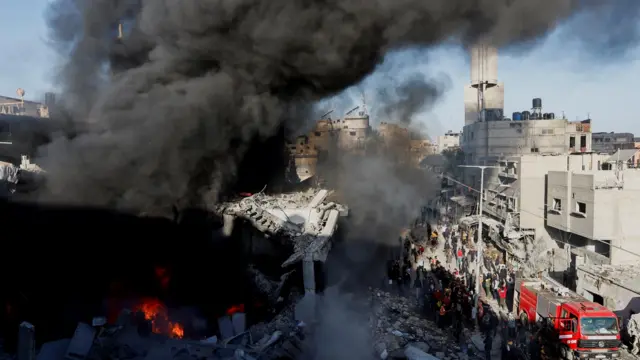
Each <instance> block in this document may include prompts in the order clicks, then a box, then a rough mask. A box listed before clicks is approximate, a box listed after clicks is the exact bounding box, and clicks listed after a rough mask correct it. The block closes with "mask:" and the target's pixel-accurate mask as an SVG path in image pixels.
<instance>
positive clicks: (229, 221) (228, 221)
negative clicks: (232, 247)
mask: <svg viewBox="0 0 640 360" xmlns="http://www.w3.org/2000/svg"><path fill="white" fill-rule="evenodd" d="M222 219H223V221H224V225H223V226H222V233H223V234H224V236H231V233H232V232H233V221H234V220H235V217H234V216H233V215H228V214H224V215H222Z"/></svg>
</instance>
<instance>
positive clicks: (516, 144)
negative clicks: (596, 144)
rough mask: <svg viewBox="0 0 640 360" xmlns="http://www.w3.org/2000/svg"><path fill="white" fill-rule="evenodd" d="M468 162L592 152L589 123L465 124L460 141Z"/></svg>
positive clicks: (499, 122)
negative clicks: (518, 156)
mask: <svg viewBox="0 0 640 360" xmlns="http://www.w3.org/2000/svg"><path fill="white" fill-rule="evenodd" d="M461 147H462V150H463V151H464V152H465V154H467V156H468V159H466V160H467V163H481V162H482V161H484V160H492V159H498V158H500V157H501V156H509V155H524V154H566V153H578V152H580V153H588V152H591V123H590V121H589V122H585V123H583V122H580V121H568V120H566V119H552V120H522V121H487V122H480V123H473V124H470V125H466V126H465V127H464V130H463V134H462V139H461Z"/></svg>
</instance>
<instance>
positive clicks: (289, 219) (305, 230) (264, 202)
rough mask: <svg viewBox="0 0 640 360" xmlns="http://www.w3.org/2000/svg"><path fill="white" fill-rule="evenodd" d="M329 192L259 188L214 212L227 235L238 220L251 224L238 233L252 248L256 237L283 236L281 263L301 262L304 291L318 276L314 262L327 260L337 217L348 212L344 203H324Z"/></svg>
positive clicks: (256, 247) (263, 239) (257, 240)
mask: <svg viewBox="0 0 640 360" xmlns="http://www.w3.org/2000/svg"><path fill="white" fill-rule="evenodd" d="M329 194H330V192H329V191H328V190H320V191H317V192H314V191H312V190H311V191H307V192H305V193H297V194H283V195H279V196H268V195H265V194H263V193H262V192H260V193H257V194H252V195H250V196H247V197H246V198H244V199H242V200H240V201H237V202H230V203H222V204H220V205H218V206H217V208H216V212H217V213H218V214H220V215H221V216H222V217H223V219H224V231H225V233H226V234H228V235H230V234H231V233H232V231H233V227H234V226H235V224H236V223H237V221H238V220H240V222H241V223H242V224H250V225H251V226H249V227H247V226H245V227H243V228H242V230H241V232H242V235H241V236H242V239H243V243H245V244H249V245H248V246H250V247H251V249H252V251H253V250H254V249H258V248H259V246H260V245H258V244H257V243H258V242H260V241H262V242H264V241H265V240H268V241H271V242H273V241H275V239H274V237H275V238H277V237H280V238H286V240H285V241H287V242H290V245H291V248H292V254H291V255H290V256H289V257H288V258H287V259H286V260H285V261H284V262H283V263H282V265H281V266H282V267H283V268H286V267H290V266H292V265H295V264H297V263H302V264H303V266H302V271H303V278H304V288H305V291H309V292H315V291H316V290H317V288H316V280H317V279H318V275H317V274H316V273H315V270H314V269H315V268H316V263H324V262H325V261H326V260H327V256H328V254H329V250H330V249H331V238H332V236H333V234H334V231H335V230H336V228H337V226H338V218H339V217H340V216H346V215H348V211H347V208H346V207H345V206H343V205H340V204H336V203H334V202H328V203H325V200H326V199H327V197H328V196H329ZM258 251H261V250H258ZM266 251H268V250H266Z"/></svg>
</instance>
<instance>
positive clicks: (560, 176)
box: [546, 149, 640, 316]
mask: <svg viewBox="0 0 640 360" xmlns="http://www.w3.org/2000/svg"><path fill="white" fill-rule="evenodd" d="M634 154H635V149H624V150H618V151H616V152H615V153H614V154H612V155H608V158H607V159H606V160H605V161H604V163H606V164H607V166H606V167H605V168H606V170H603V169H602V168H600V169H597V168H594V169H586V170H579V171H550V172H549V174H548V182H547V191H546V192H547V201H546V202H547V204H548V210H547V225H548V226H549V227H550V228H553V229H555V230H556V231H557V232H558V233H560V234H562V238H563V239H564V240H565V242H566V244H565V246H564V249H563V250H564V252H565V254H566V256H567V257H568V258H569V259H570V264H571V273H572V274H575V276H572V277H571V280H572V281H571V284H570V285H571V287H574V288H575V289H576V291H577V292H578V293H580V294H581V295H583V296H585V297H586V298H587V299H593V301H596V302H599V303H601V304H603V305H605V306H607V307H609V308H611V309H612V310H615V311H618V312H620V313H619V315H620V316H628V311H629V310H633V311H635V312H638V311H640V302H638V300H637V298H638V296H640V281H639V280H638V272H637V265H638V264H640V229H639V228H638V226H637V225H636V223H635V221H634V219H635V214H636V211H635V210H636V208H637V206H638V203H640V171H639V170H638V169H636V168H628V161H629V159H630V158H632V157H633V156H634Z"/></svg>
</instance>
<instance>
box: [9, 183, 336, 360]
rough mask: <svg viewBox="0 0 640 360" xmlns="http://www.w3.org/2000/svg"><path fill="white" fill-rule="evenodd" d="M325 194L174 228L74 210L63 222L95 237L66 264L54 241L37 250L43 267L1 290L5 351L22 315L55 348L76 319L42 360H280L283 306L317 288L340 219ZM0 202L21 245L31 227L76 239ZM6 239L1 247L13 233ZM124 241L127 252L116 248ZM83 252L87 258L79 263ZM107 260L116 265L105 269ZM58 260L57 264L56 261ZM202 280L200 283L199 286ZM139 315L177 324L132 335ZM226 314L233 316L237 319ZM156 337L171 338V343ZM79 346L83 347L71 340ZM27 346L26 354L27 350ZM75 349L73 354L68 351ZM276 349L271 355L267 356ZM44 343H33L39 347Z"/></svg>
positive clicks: (287, 337) (230, 205)
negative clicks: (185, 358)
mask: <svg viewBox="0 0 640 360" xmlns="http://www.w3.org/2000/svg"><path fill="white" fill-rule="evenodd" d="M330 194H331V193H330V191H328V190H317V189H309V190H307V191H304V192H297V193H288V194H278V195H269V194H266V193H264V192H259V193H255V194H242V196H240V197H238V198H237V199H235V200H233V201H228V202H224V203H220V204H218V205H217V206H216V207H215V210H214V214H208V215H207V214H205V217H207V218H209V219H210V220H207V221H206V222H203V223H201V224H197V223H196V222H194V221H193V220H189V219H186V218H184V217H182V221H183V222H185V223H184V224H176V223H173V222H171V221H169V220H168V219H153V218H147V219H145V218H139V217H133V216H132V217H128V216H125V215H106V214H105V213H103V211H102V210H100V212H99V213H95V214H93V213H94V212H95V211H94V210H86V209H78V210H76V212H74V213H73V214H70V216H69V218H72V217H74V215H76V216H78V220H80V221H82V223H83V226H89V227H90V228H94V229H97V230H99V233H96V234H95V236H92V237H91V238H86V236H84V238H85V239H86V240H90V241H85V244H82V243H79V244H78V245H77V246H76V250H77V252H78V255H77V256H76V255H72V256H70V258H69V259H67V257H68V256H67V257H65V254H66V253H67V252H65V242H64V240H63V241H62V242H60V243H59V244H58V245H59V246H53V245H52V244H45V245H44V246H43V247H42V250H44V251H45V252H48V253H53V252H54V249H56V248H59V251H60V252H61V256H60V257H59V258H58V259H55V260H54V259H47V261H45V262H40V263H38V268H41V269H47V273H46V274H42V275H41V276H39V277H38V278H36V277H35V276H32V275H29V274H26V273H25V274H18V275H17V276H16V277H15V279H14V280H15V281H12V282H11V283H10V284H9V285H8V286H7V289H6V290H7V291H6V292H5V294H4V295H3V299H2V300H3V302H4V303H5V304H6V305H7V309H9V308H12V309H14V310H12V311H11V313H4V314H3V316H4V317H5V318H4V321H3V322H2V323H3V325H4V328H5V329H3V331H4V333H5V336H4V338H5V339H6V340H7V342H8V343H9V344H10V345H12V343H15V344H20V345H19V347H18V348H17V349H15V350H17V351H18V352H20V351H24V349H21V348H20V347H24V346H27V345H24V341H20V342H18V341H17V339H16V336H17V335H18V324H19V323H20V322H22V321H25V320H27V321H29V323H25V324H28V325H24V324H23V325H24V326H28V327H30V328H32V329H34V330H33V331H38V332H42V334H41V336H40V337H39V339H40V340H39V342H40V341H48V340H55V341H59V340H56V339H60V338H61V337H62V338H63V341H64V338H65V337H67V336H69V335H71V331H70V329H71V328H70V326H71V324H70V323H71V322H72V321H76V322H77V321H80V325H77V329H76V335H75V338H74V339H71V340H66V343H65V344H66V345H65V346H66V347H65V348H64V349H58V350H59V351H58V353H56V354H57V355H55V356H54V357H53V358H50V359H51V360H54V359H61V358H62V357H64V356H65V354H67V355H68V353H72V354H83V355H78V357H76V358H78V359H80V358H82V359H84V358H87V357H90V354H93V355H91V356H98V354H99V353H100V352H104V351H116V352H117V351H120V352H122V351H126V352H128V355H126V356H125V355H122V354H121V356H119V357H120V358H144V357H145V356H146V357H149V356H151V353H155V354H156V355H157V352H158V351H168V352H169V353H171V352H172V351H174V352H175V351H176V350H175V349H180V348H189V349H192V350H193V349H194V348H198V349H199V350H197V351H199V352H200V351H201V352H202V353H201V354H200V355H201V356H202V357H208V358H212V359H218V358H220V359H224V358H229V357H233V356H237V353H238V351H241V352H243V353H246V354H252V356H257V355H258V353H260V354H262V355H264V356H266V352H273V356H275V357H277V356H283V353H282V351H283V350H282V349H280V348H282V347H283V346H284V347H285V348H286V347H291V346H292V345H291V344H290V343H289V342H290V341H295V339H292V338H291V337H292V336H293V337H294V338H295V336H294V335H295V333H296V331H297V330H296V329H298V321H297V320H300V319H297V316H295V315H294V313H295V311H294V310H295V305H294V304H295V303H296V302H297V301H298V300H299V299H300V298H301V297H302V295H303V293H309V294H315V293H316V292H317V291H321V290H322V285H323V273H322V271H321V270H322V264H323V263H324V261H326V259H327V256H328V254H329V251H330V249H331V246H332V237H333V236H334V233H335V231H336V229H337V226H338V220H339V218H340V217H341V216H346V215H347V214H348V210H347V208H346V207H345V206H343V205H340V204H337V203H333V202H328V201H327V197H328V196H329V195H330ZM4 205H7V206H11V208H9V209H7V210H6V211H2V213H3V214H9V213H13V216H8V217H7V219H8V220H9V221H11V220H12V218H13V219H22V220H20V221H22V222H23V223H24V222H25V221H26V222H28V223H29V224H30V225H31V227H32V228H31V229H29V227H27V226H25V224H22V223H20V221H16V223H15V225H16V227H17V228H18V229H24V230H23V231H21V234H22V235H23V236H27V237H28V238H35V236H34V235H35V233H34V232H35V231H36V229H38V228H40V229H42V228H45V227H46V228H47V230H48V231H49V233H51V234H55V233H59V231H60V228H65V229H68V230H67V231H66V233H67V238H68V239H72V240H80V239H79V238H82V237H83V235H84V234H81V235H79V236H76V235H75V231H74V228H73V226H72V224H70V223H66V221H67V216H66V215H61V214H60V213H55V214H54V213H52V212H48V213H47V212H46V211H47V210H43V207H42V205H38V206H36V205H33V206H31V207H29V205H26V204H9V203H7V204H4ZM65 211H67V212H68V211H70V210H69V209H65ZM96 211H97V210H96ZM34 212H37V213H39V214H40V215H44V216H38V215H36V214H35V213H34ZM81 213H82V215H80V214H81ZM110 217H114V218H110ZM116 217H117V219H116ZM105 219H106V220H105ZM139 221H141V222H143V224H142V225H140V226H141V228H140V229H138V228H136V225H134V224H133V223H131V222H136V223H137V222H139ZM53 222H55V224H53ZM127 223H129V225H128V226H129V228H128V235H127V237H128V236H131V237H132V239H133V241H128V240H126V239H124V238H123V239H118V237H123V236H122V235H118V230H117V229H123V228H127V225H126V224H127ZM56 226H58V228H56ZM141 232H142V233H141ZM5 235H7V239H9V240H10V239H13V238H14V237H15V235H16V234H15V233H11V232H7V233H6V234H5ZM145 238H147V239H148V240H144V239H145ZM178 239H179V241H180V243H181V245H180V246H176V247H173V246H171V245H170V241H176V240H178ZM127 242H128V243H130V245H128V246H127V245H125V243H127ZM99 244H104V245H106V246H108V248H104V249H102V250H101V251H99V252H95V251H94V252H93V254H92V252H91V251H87V250H86V248H85V247H87V246H88V247H91V246H100V245H99ZM107 244H108V245H107ZM23 245H25V246H21V247H20V249H19V250H18V251H17V252H18V253H25V254H26V253H27V252H28V246H26V244H23ZM69 250H73V249H72V248H68V249H67V251H69ZM123 250H124V252H123ZM145 250H146V254H145ZM90 255H91V256H93V258H92V259H87V256H90ZM72 259H75V261H73V260H72ZM108 259H111V260H110V261H114V260H118V263H117V264H112V265H109V262H108V261H109V260H108ZM59 262H61V263H62V264H65V265H63V266H60V265H57V266H56V265H55V264H59ZM92 264H93V266H92ZM96 265H98V266H99V267H98V268H96V267H95V266H96ZM103 267H106V268H103ZM83 268H84V269H91V268H93V269H94V270H92V271H91V273H92V274H91V276H92V278H91V279H86V277H85V276H89V274H86V273H85V272H78V271H77V269H83ZM74 269H75V270H74ZM73 272H75V273H73ZM144 274H148V276H147V275H144ZM39 275H40V274H39ZM81 277H82V278H84V280H82V279H80V278H81ZM87 281H90V282H87ZM206 283H209V284H210V285H208V286H203V284H206ZM45 284H48V285H45ZM114 287H115V288H116V289H117V290H116V291H114ZM211 287H213V288H214V289H211ZM54 289H55V290H54ZM216 289H217V291H216ZM53 291H58V292H59V293H60V296H59V297H57V298H56V299H53V300H51V301H49V300H45V298H46V296H44V293H47V292H53ZM25 299H29V300H25ZM34 300H37V301H34ZM45 303H46V304H45ZM78 304H85V305H86V306H85V305H83V306H79V305H78ZM114 304H115V305H114ZM149 309H155V310H154V311H155V312H154V316H153V317H154V319H152V320H157V319H155V317H156V316H158V315H157V314H158V313H159V312H161V313H162V314H163V315H162V316H161V317H160V318H161V319H160V320H164V321H165V322H166V323H167V324H179V327H178V328H176V329H177V330H175V329H173V330H172V328H169V329H168V328H167V327H166V326H165V327H162V326H160V327H157V328H156V327H155V325H149V326H152V329H151V330H149V332H150V333H153V334H150V335H148V336H147V335H145V336H142V337H141V338H140V333H139V332H140V331H141V330H140V328H141V327H145V326H147V325H145V324H146V323H145V322H144V321H142V322H141V320H140V319H138V320H136V316H135V313H136V312H141V311H143V312H145V313H146V312H147V311H151V310H149ZM159 309H162V310H161V311H160V310H159ZM185 309H187V310H185ZM127 310H131V312H132V313H133V314H132V315H130V316H128V317H126V319H128V320H122V318H121V316H118V315H117V314H118V313H120V314H122V313H123V312H125V313H126V311H127ZM7 311H8V310H7ZM70 311H71V312H73V314H71V313H69V312H70ZM114 313H115V315H116V316H113V315H114ZM185 314H187V315H185ZM237 314H241V316H240V318H238V315H237ZM147 317H149V316H147ZM93 318H97V319H99V320H96V321H97V322H98V323H99V324H98V325H95V324H93V325H88V324H89V323H91V321H93V320H91V319H93ZM147 320H150V319H147ZM122 321H124V323H122ZM62 322H64V324H62ZM131 324H133V325H131ZM198 324H199V325H198ZM24 326H23V327H24ZM74 326H75V323H74ZM176 326H178V325H176ZM167 329H168V330H167ZM249 330H250V331H249ZM33 331H31V332H33ZM12 332H13V336H12V335H11V333H12ZM23 332H24V331H23V330H21V332H20V333H21V334H22V333H23ZM78 332H81V333H82V334H80V335H79V334H78ZM27 333H29V332H28V331H27ZM116 333H117V334H116ZM133 333H135V334H137V335H132V334H133ZM7 334H9V336H7ZM178 335H179V336H178ZM21 336H22V335H21ZM213 336H215V338H212V337H213ZM78 337H79V338H80V340H78V339H76V338H78ZM131 337H133V338H134V340H131ZM167 338H172V339H171V340H170V344H169V343H168V342H167V341H169V340H168V339H167ZM207 339H208V340H207ZM212 339H219V342H212V341H213V340H212ZM78 341H81V342H84V345H78V344H77V342H78ZM132 341H133V343H132ZM259 341H261V342H259ZM229 342H231V343H232V344H231V345H230V343H229ZM27 343H30V342H27ZM284 344H288V345H284ZM45 345H46V344H45ZM196 345H197V346H196ZM272 345H274V349H272V348H271V346H272ZM13 346H14V345H12V346H11V347H13ZM29 346H32V347H34V348H35V344H32V345H29ZM51 346H53V345H51ZM78 346H80V349H79V350H78V349H74V347H76V348H77V347H78ZM63 347H64V346H63ZM267 347H269V349H267ZM276 347H277V348H279V349H280V350H277V351H276V350H275V348H276ZM294 347H295V346H294ZM47 348H48V346H43V347H42V348H41V349H42V350H41V352H43V351H45V350H46V349H47ZM124 348H126V349H127V350H123V349H124ZM230 348H231V349H232V350H231V351H230V350H229V349H230ZM91 349H93V350H91ZM159 349H160V350H159ZM171 349H173V350H171ZM258 349H260V350H259V351H258ZM63 350H64V351H63ZM267 350H268V351H267ZM298 350H299V349H298ZM47 351H48V350H47ZM193 351H196V350H193ZM291 351H292V350H291ZM96 352H97V353H96ZM286 352H287V351H286V350H285V353H286ZM289 352H290V351H289ZM206 354H208V355H206ZM74 356H75V355H74ZM123 356H124V357H123ZM154 356H155V355H154ZM152 357H153V356H152ZM236 358H241V359H242V358H246V359H251V357H236Z"/></svg>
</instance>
